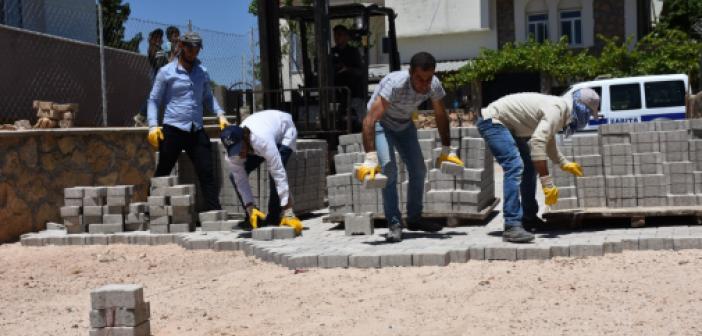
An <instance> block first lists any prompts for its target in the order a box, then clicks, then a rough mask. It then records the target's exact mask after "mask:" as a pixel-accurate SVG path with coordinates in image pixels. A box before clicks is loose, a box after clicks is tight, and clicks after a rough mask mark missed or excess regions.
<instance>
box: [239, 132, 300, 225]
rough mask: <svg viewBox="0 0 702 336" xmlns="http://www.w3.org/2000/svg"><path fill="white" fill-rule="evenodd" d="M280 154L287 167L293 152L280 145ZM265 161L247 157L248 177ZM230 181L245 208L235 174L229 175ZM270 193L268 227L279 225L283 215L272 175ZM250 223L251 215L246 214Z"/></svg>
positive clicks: (254, 156) (269, 183)
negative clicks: (235, 180)
mask: <svg viewBox="0 0 702 336" xmlns="http://www.w3.org/2000/svg"><path fill="white" fill-rule="evenodd" d="M278 152H279V153H280V160H281V161H283V166H285V165H286V164H287V163H288V159H289V158H290V156H291V155H292V153H293V151H292V149H290V147H288V146H285V145H278ZM263 161H266V160H265V159H264V158H262V157H260V156H258V155H253V154H249V155H247V156H246V161H245V162H244V169H245V170H246V175H248V174H250V173H251V172H252V171H254V170H256V169H258V167H259V166H260V165H261V163H263ZM229 181H231V182H232V185H233V186H234V191H236V195H237V196H238V197H239V201H240V202H241V206H245V205H246V204H244V200H243V199H242V198H241V194H239V190H238V189H237V188H236V183H235V182H234V174H232V173H229ZM288 181H289V179H288ZM268 191H269V196H268V213H267V214H266V225H270V226H272V225H278V223H279V222H280V217H281V214H282V212H283V208H282V207H281V206H280V196H278V189H277V188H276V186H275V180H274V179H273V176H271V175H270V174H268ZM291 194H292V193H291ZM288 202H289V200H288ZM261 205H263V204H261ZM244 213H246V210H244ZM248 221H249V214H248V213H246V222H247V223H248Z"/></svg>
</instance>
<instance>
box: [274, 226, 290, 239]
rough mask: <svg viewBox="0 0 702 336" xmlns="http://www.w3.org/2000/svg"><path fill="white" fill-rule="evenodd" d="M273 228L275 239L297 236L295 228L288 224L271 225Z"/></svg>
mask: <svg viewBox="0 0 702 336" xmlns="http://www.w3.org/2000/svg"><path fill="white" fill-rule="evenodd" d="M271 229H272V230H273V239H274V240H277V239H294V238H295V237H296V234H295V229H293V228H291V227H287V226H274V227H271Z"/></svg>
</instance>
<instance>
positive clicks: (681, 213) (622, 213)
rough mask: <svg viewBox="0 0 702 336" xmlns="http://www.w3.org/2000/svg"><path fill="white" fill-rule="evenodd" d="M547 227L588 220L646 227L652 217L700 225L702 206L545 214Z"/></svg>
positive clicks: (580, 210)
mask: <svg viewBox="0 0 702 336" xmlns="http://www.w3.org/2000/svg"><path fill="white" fill-rule="evenodd" d="M543 217H544V219H546V220H547V221H548V223H549V226H551V225H553V226H557V227H560V228H563V227H564V225H565V227H568V228H578V227H581V226H582V224H583V221H585V220H589V219H616V218H620V219H626V220H629V222H630V225H631V227H642V226H645V225H646V219H650V218H654V217H691V218H695V221H696V223H697V224H698V225H702V206H662V207H635V208H585V209H573V210H557V211H550V212H545V213H544V214H543Z"/></svg>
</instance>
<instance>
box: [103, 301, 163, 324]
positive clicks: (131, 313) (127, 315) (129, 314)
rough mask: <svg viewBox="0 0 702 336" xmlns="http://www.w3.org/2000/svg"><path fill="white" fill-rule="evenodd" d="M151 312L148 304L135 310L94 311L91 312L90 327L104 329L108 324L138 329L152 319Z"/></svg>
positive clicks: (119, 308)
mask: <svg viewBox="0 0 702 336" xmlns="http://www.w3.org/2000/svg"><path fill="white" fill-rule="evenodd" d="M150 310H151V309H150V305H149V303H148V302H144V303H142V304H140V305H138V306H137V308H135V309H127V308H121V307H117V308H111V309H110V308H108V309H93V310H91V311H90V327H91V328H104V327H106V326H107V325H108V324H111V325H112V326H114V327H136V326H138V325H140V324H142V323H144V322H145V321H147V320H148V319H149V318H150V317H151V312H150ZM108 322H111V323H108Z"/></svg>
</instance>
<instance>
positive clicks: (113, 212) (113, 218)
mask: <svg viewBox="0 0 702 336" xmlns="http://www.w3.org/2000/svg"><path fill="white" fill-rule="evenodd" d="M133 193H134V186H132V185H123V186H109V187H107V186H106V187H71V188H65V189H64V206H63V207H61V210H60V211H61V217H62V218H63V223H64V227H65V228H66V231H67V232H68V233H83V232H89V233H116V232H123V231H124V230H125V218H126V217H128V216H127V215H128V213H129V212H130V211H129V210H130V206H129V205H130V200H131V198H132V194H133ZM130 228H132V226H130Z"/></svg>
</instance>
